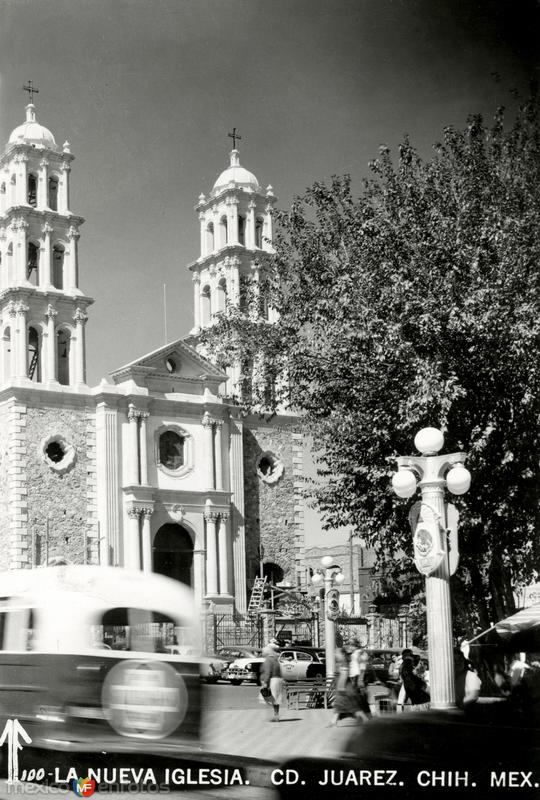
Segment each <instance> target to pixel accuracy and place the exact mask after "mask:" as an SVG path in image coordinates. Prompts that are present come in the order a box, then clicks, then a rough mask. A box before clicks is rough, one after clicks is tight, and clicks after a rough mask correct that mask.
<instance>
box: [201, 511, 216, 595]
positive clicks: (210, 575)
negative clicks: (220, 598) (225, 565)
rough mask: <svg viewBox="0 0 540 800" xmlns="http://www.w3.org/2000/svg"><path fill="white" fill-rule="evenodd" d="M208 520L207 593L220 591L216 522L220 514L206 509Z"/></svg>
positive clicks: (213, 593) (205, 514)
mask: <svg viewBox="0 0 540 800" xmlns="http://www.w3.org/2000/svg"><path fill="white" fill-rule="evenodd" d="M204 518H205V520H206V595H207V596H208V595H216V594H217V593H218V565H217V548H216V523H217V518H218V515H217V514H216V513H214V512H213V511H205V512H204Z"/></svg>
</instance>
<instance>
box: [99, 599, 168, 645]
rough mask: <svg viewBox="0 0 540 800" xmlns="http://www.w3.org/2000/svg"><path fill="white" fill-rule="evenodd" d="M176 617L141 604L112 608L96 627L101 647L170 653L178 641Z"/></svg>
mask: <svg viewBox="0 0 540 800" xmlns="http://www.w3.org/2000/svg"><path fill="white" fill-rule="evenodd" d="M175 625H176V623H175V621H174V620H173V619H172V618H171V617H168V616H167V615H165V614H160V613H159V612H157V611H150V610H148V609H141V608H111V609H109V611H106V612H105V614H104V615H103V617H102V619H101V624H100V625H94V626H93V627H92V638H93V641H94V646H95V647H97V648H100V647H101V648H104V649H111V650H130V651H137V652H141V651H142V652H147V653H166V652H168V649H167V648H168V647H169V646H171V645H174V644H176V637H175Z"/></svg>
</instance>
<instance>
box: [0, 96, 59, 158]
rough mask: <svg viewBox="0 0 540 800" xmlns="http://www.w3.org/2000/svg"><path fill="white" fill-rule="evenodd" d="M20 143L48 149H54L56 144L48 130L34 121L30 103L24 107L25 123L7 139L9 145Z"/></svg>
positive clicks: (34, 117) (32, 107) (32, 108)
mask: <svg viewBox="0 0 540 800" xmlns="http://www.w3.org/2000/svg"><path fill="white" fill-rule="evenodd" d="M20 142H23V143H24V144H35V145H37V146H38V147H47V148H49V149H55V148H56V142H55V140H54V136H53V135H52V133H51V132H50V130H49V129H48V128H45V127H44V126H43V125H40V124H39V122H37V121H36V115H35V113H34V105H33V104H32V103H29V104H28V105H27V106H26V122H23V124H22V125H19V126H18V127H17V128H15V130H14V131H13V132H12V134H11V136H10V137H9V144H18V143H20Z"/></svg>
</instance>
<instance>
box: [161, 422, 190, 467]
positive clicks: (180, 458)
mask: <svg viewBox="0 0 540 800" xmlns="http://www.w3.org/2000/svg"><path fill="white" fill-rule="evenodd" d="M159 463H160V464H162V465H163V466H164V467H166V469H170V470H177V469H180V467H183V466H184V437H183V436H180V434H179V433H176V431H165V432H164V433H162V434H161V436H160V437H159Z"/></svg>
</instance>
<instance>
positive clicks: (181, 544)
mask: <svg viewBox="0 0 540 800" xmlns="http://www.w3.org/2000/svg"><path fill="white" fill-rule="evenodd" d="M152 553H153V564H154V572H157V573H158V574H159V575H165V576H166V577H167V578H173V579H174V580H175V581H181V582H182V583H185V584H186V585H187V586H193V542H192V540H191V536H190V535H189V533H188V532H187V530H186V529H185V528H183V527H182V526H181V525H177V524H175V523H172V522H169V523H167V524H166V525H162V526H161V528H160V529H159V530H158V532H157V533H156V536H155V538H154V544H153V547H152Z"/></svg>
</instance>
